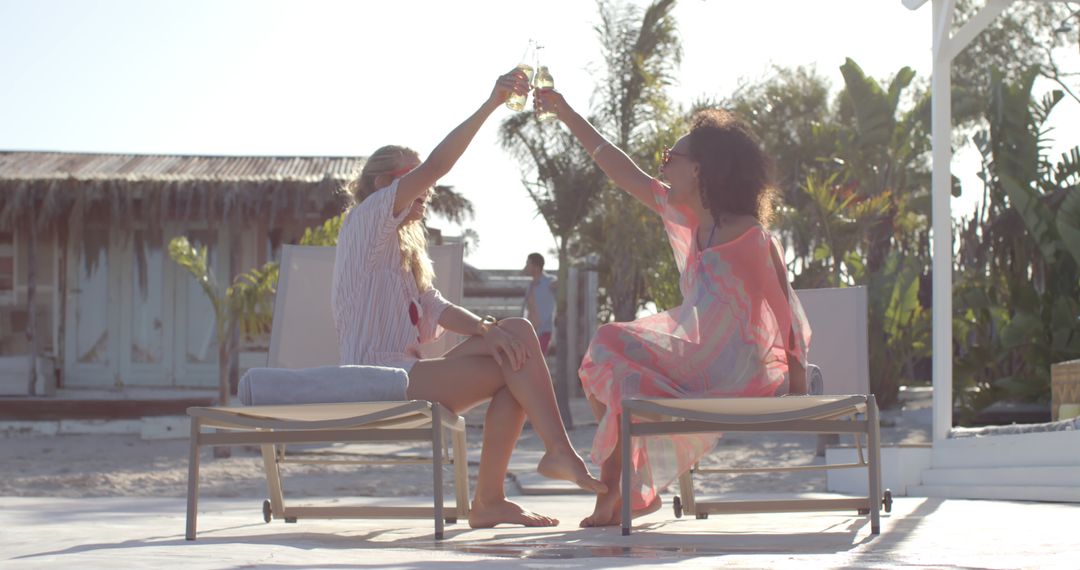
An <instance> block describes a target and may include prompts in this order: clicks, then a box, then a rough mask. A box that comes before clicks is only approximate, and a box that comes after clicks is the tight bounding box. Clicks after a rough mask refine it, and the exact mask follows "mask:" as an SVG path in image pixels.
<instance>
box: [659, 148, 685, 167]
mask: <svg viewBox="0 0 1080 570" xmlns="http://www.w3.org/2000/svg"><path fill="white" fill-rule="evenodd" d="M673 156H682V157H685V158H690V155H689V154H688V153H685V152H675V150H674V149H671V148H665V149H664V154H663V155H662V156H661V158H660V166H667V165H668V163H670V162H671V157H673Z"/></svg>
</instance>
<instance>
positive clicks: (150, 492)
mask: <svg viewBox="0 0 1080 570" xmlns="http://www.w3.org/2000/svg"><path fill="white" fill-rule="evenodd" d="M574 409H575V419H576V423H577V424H578V425H577V426H576V427H575V429H573V430H572V431H571V432H570V434H571V438H572V440H573V442H574V445H575V447H577V449H578V450H579V451H580V452H581V454H582V455H583V456H587V452H588V450H589V448H590V445H591V442H592V437H593V434H594V433H595V429H596V424H595V422H593V421H591V418H587V411H586V410H587V406H585V405H584V402H582V401H577V402H575V408H574ZM922 411H924V410H914V411H913V410H911V409H910V408H909V410H906V411H904V412H901V411H898V410H894V411H885V412H884V413H883V416H882V440H883V442H884V443H901V442H902V443H913V442H925V441H927V439H928V437H929V430H928V426H927V425H925V423H924V422H922V421H921V420H922V419H923V418H924V417H925V416H926V414H922V413H920V412H922ZM925 411H928V410H925ZM578 418H580V419H578ZM466 420H467V423H468V424H469V433H468V441H469V450H470V451H469V463H470V473H471V476H472V478H473V484H475V476H476V464H477V462H478V461H479V457H480V455H479V452H480V442H481V433H482V431H481V430H482V423H483V407H480V408H477V409H474V410H473V411H471V412H470V413H469V414H468V415H467V416H466ZM816 447H817V439H816V436H807V435H798V434H781V435H758V434H729V435H727V436H725V437H724V438H722V439H721V440H720V443H719V445H718V446H717V448H716V450H715V451H714V452H713V454H712V455H710V456H709V457H707V458H706V459H705V460H704V461H703V462H702V465H703V466H709V465H726V466H729V467H745V466H750V465H754V464H761V463H768V464H771V465H777V464H785V465H806V464H814V463H819V464H820V463H822V462H823V461H824V460H823V458H822V457H820V456H817V455H816V454H815V450H816ZM290 450H291V451H302V452H305V453H307V454H314V455H317V456H325V455H328V454H334V455H336V454H338V453H342V454H346V455H351V456H391V455H395V454H400V453H413V454H416V455H421V454H423V453H425V452H426V451H427V448H426V446H424V445H419V444H418V445H413V444H367V445H352V446H346V445H330V446H295V447H290ZM542 452H543V445H542V443H541V441H540V439H539V438H538V437H537V434H536V433H535V432H533V431H532V430H531V429H529V427H528V426H526V429H525V432H524V433H523V434H522V437H521V440H520V442H519V445H518V447H517V449H516V451H515V455H514V459H513V460H512V463H511V473H510V475H509V476H508V479H507V492H508V494H513V495H518V494H521V493H522V491H524V492H525V493H529V488H528V485H529V483H527V481H529V480H535V479H536V477H535V475H534V474H533V473H531V471H532V469H534V467H535V464H536V460H537V459H538V458H539V457H540V455H541V454H542ZM187 454H188V444H187V440H186V439H172V440H156V441H144V440H142V439H140V438H139V436H138V435H57V436H27V435H20V434H17V433H12V432H7V433H3V432H2V431H0V496H21V497H69V498H78V497H183V496H185V495H186V485H187V463H188V461H187ZM283 474H284V476H285V491H286V495H287V496H291V497H323V496H327V495H336V496H361V497H379V496H386V497H392V496H420V495H424V494H428V493H430V489H431V487H430V485H431V471H430V467H428V466H426V465H393V466H374V465H365V466H356V465H302V464H296V465H285V466H283ZM446 479H447V487H446V488H447V491H448V492H450V489H451V487H450V485H451V482H452V478H450V477H447V478H446ZM201 480H202V488H201V494H202V496H204V497H235V498H240V497H251V498H255V499H260V500H261V498H262V497H264V496H265V494H266V483H265V479H264V477H263V471H262V461H261V456H260V455H259V453H258V451H257V449H255V448H233V454H232V457H230V458H226V459H217V458H213V457H212V456H211V453H210V452H209V451H208V450H207V451H204V455H203V461H202V477H201ZM695 486H696V489H697V491H698V492H699V493H701V494H704V495H711V494H718V493H731V492H736V493H738V492H823V491H825V474H824V472H813V471H806V472H793V473H785V474H746V475H738V476H730V475H708V476H700V477H696V478H695Z"/></svg>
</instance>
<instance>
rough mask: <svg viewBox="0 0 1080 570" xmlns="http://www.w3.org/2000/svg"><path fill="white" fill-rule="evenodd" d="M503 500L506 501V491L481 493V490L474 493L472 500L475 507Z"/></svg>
mask: <svg viewBox="0 0 1080 570" xmlns="http://www.w3.org/2000/svg"><path fill="white" fill-rule="evenodd" d="M503 502H506V494H505V493H485V494H481V493H480V492H477V493H476V494H475V495H473V500H472V504H473V507H474V508H475V507H478V506H479V507H482V506H485V505H495V504H498V503H503Z"/></svg>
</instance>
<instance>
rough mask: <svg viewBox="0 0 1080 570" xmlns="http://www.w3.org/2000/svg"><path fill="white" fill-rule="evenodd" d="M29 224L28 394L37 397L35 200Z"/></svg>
mask: <svg viewBox="0 0 1080 570" xmlns="http://www.w3.org/2000/svg"><path fill="white" fill-rule="evenodd" d="M29 219H30V221H29V223H28V224H27V229H28V231H27V233H28V234H29V239H28V240H27V252H26V257H27V265H29V268H28V269H27V271H26V310H27V311H29V312H28V313H27V321H26V342H27V344H28V345H29V346H30V367H29V370H30V378H29V379H28V382H29V386H28V387H29V391H28V392H27V393H28V394H30V395H31V396H33V395H35V388H34V386H35V385H36V384H37V356H38V335H37V311H36V310H35V309H36V304H37V228H36V227H35V225H36V224H35V221H36V220H37V211H36V207H35V204H34V200H33V199H32V198H31V199H30V212H29Z"/></svg>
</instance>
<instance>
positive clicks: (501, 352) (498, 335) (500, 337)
mask: <svg viewBox="0 0 1080 570" xmlns="http://www.w3.org/2000/svg"><path fill="white" fill-rule="evenodd" d="M483 338H484V342H486V343H487V346H488V350H490V351H491V356H492V357H494V358H495V362H498V363H499V366H502V365H503V359H504V358H505V359H506V360H505V361H506V363H507V364H508V365H509V366H510V368H511V369H512V370H514V371H515V372H516V371H518V370H521V367H522V366H524V365H525V360H526V359H528V358H529V351H528V350H526V349H525V345H524V344H523V343H521V342H520V341H519V340H517V339H516V338H514V336H513V335H511V334H510V333H508V332H506V331H504V330H502V329H501V328H499V326H498V325H494V326H492V327H491V328H489V329H488V331H487V332H486V333H484V337H483Z"/></svg>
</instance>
